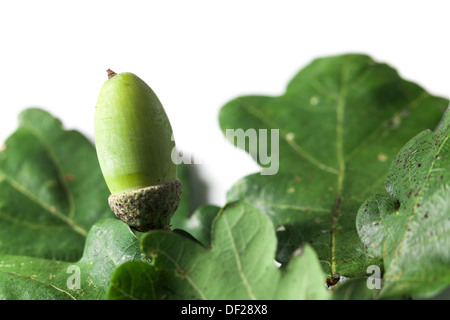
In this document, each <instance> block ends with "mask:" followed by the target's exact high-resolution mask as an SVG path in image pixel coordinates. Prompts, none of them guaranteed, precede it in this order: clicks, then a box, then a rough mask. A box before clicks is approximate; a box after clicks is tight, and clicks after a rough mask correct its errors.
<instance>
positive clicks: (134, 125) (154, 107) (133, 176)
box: [95, 69, 182, 232]
mask: <svg viewBox="0 0 450 320" xmlns="http://www.w3.org/2000/svg"><path fill="white" fill-rule="evenodd" d="M107 72H108V80H107V81H106V82H105V83H104V84H103V86H102V87H101V90H100V94H99V97H98V100H97V105H96V110H95V146H96V150H97V156H98V160H99V163H100V168H101V170H102V173H103V177H104V178H105V181H106V184H107V186H108V188H109V190H110V192H111V195H110V196H109V198H108V203H109V206H110V207H111V209H112V211H113V212H114V213H115V215H116V216H117V217H118V218H119V219H120V220H122V221H123V222H125V223H126V224H128V225H129V226H130V227H131V228H133V229H135V230H137V231H141V232H147V231H149V230H153V229H170V220H171V218H172V216H173V214H174V213H175V211H176V209H177V208H178V204H179V202H180V198H181V191H182V183H181V181H180V180H178V178H177V165H176V163H174V161H172V157H171V155H172V150H174V148H175V141H174V139H173V134H172V127H171V125H170V122H169V119H168V117H167V114H166V112H165V111H164V108H163V106H162V104H161V102H160V101H159V99H158V97H157V96H156V94H155V93H154V92H153V90H152V89H151V88H150V87H149V86H148V85H147V84H146V83H145V82H144V81H143V80H141V79H140V78H139V77H137V76H136V75H134V74H132V73H128V72H125V73H119V74H116V73H115V72H113V71H111V70H110V69H108V70H107Z"/></svg>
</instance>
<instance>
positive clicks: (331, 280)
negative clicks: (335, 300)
mask: <svg viewBox="0 0 450 320" xmlns="http://www.w3.org/2000/svg"><path fill="white" fill-rule="evenodd" d="M339 278H340V277H330V278H327V280H326V283H327V287H332V286H334V285H336V284H337V283H338V282H339Z"/></svg>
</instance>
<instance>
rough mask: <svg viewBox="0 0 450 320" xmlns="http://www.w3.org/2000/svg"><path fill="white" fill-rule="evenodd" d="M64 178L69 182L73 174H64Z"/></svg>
mask: <svg viewBox="0 0 450 320" xmlns="http://www.w3.org/2000/svg"><path fill="white" fill-rule="evenodd" d="M64 179H65V180H66V181H69V182H71V181H73V174H71V173H68V174H66V176H65V177H64Z"/></svg>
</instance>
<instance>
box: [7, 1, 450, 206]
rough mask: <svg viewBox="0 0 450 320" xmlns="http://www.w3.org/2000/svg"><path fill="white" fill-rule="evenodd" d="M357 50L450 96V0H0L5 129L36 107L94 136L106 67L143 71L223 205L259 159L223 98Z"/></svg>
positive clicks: (279, 88) (278, 90)
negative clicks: (227, 135) (232, 126)
mask: <svg viewBox="0 0 450 320" xmlns="http://www.w3.org/2000/svg"><path fill="white" fill-rule="evenodd" d="M349 52H357V53H366V54H369V55H371V56H372V57H373V58H374V59H376V60H377V61H381V62H387V63H389V64H391V65H392V66H394V67H395V68H396V69H397V70H398V71H399V72H400V74H401V75H402V76H403V77H404V78H406V79H409V80H412V81H415V82H417V83H419V84H420V85H422V86H424V87H425V88H426V89H427V90H428V91H429V92H431V93H433V94H436V95H441V96H444V97H449V96H450V81H449V75H450V1H433V0H427V1H411V0H409V1H398V0H390V1H384V0H378V1H362V0H358V1H337V0H330V1H317V0H315V1H282V0H277V1H263V0H257V1H248V0H239V1H235V0H226V1H213V0H208V1H206V0H205V1H198V0H189V1H187V0H179V1H170V0H164V1H135V0H127V1H112V0H108V1H98V0H90V1H81V0H78V1H61V0H59V1H43V0H40V1H20V0H19V1H17V0H16V1H4V0H0V141H4V140H5V139H6V138H7V137H8V136H9V135H10V134H11V133H12V132H13V131H14V130H15V129H16V127H17V114H18V113H19V112H20V111H21V110H23V109H25V108H28V107H40V108H43V109H46V110H48V111H50V112H51V113H52V114H53V115H55V116H56V117H58V118H60V119H61V120H62V121H63V123H64V124H65V127H66V128H67V129H77V130H79V131H81V132H82V133H83V134H85V135H86V136H87V137H88V138H89V139H90V140H92V141H93V140H94V134H93V132H94V128H93V119H94V107H95V104H96V100H97V95H98V93H99V90H100V87H101V85H102V84H103V82H104V81H105V80H106V69H108V68H111V69H113V70H114V71H116V72H117V73H119V72H126V71H127V72H133V73H135V74H137V75H138V76H139V77H141V78H142V79H143V80H144V81H146V82H147V83H148V84H149V85H150V86H151V87H152V88H153V90H154V91H155V92H156V93H157V95H158V96H159V98H160V100H161V101H162V103H163V105H164V107H165V109H166V112H167V114H168V116H169V118H170V121H171V124H172V127H173V129H174V133H175V138H176V142H177V145H178V148H179V149H181V150H185V151H187V152H189V153H192V154H194V155H195V156H196V157H197V159H200V160H201V161H202V162H203V163H202V164H201V165H198V166H197V167H198V168H199V170H200V177H201V179H202V180H204V181H205V182H206V183H207V184H208V186H209V190H210V191H209V202H210V203H214V204H217V205H223V204H224V203H225V193H226V191H227V190H228V189H229V188H230V187H231V185H232V184H233V183H234V182H236V181H237V180H238V179H239V178H241V177H243V176H245V175H247V174H249V173H253V172H256V171H258V167H257V166H256V165H255V164H254V163H253V161H252V160H251V159H250V158H249V157H248V156H247V155H246V154H245V153H244V152H242V151H240V150H238V149H235V148H234V147H233V146H232V145H231V144H229V143H228V142H226V141H225V139H224V137H223V135H222V133H221V131H220V129H219V124H218V112H219V110H220V108H221V107H222V106H223V105H224V104H225V103H226V102H227V101H229V100H231V99H232V98H235V97H237V96H239V95H244V94H264V95H278V94H282V92H283V91H284V88H285V86H286V84H287V82H288V81H289V80H290V79H291V78H292V76H294V75H295V74H296V73H297V72H298V71H299V70H300V69H301V68H302V67H303V66H305V65H306V64H308V63H309V62H310V61H311V60H312V59H313V58H316V57H319V56H324V55H332V54H341V53H349ZM0 144H1V142H0Z"/></svg>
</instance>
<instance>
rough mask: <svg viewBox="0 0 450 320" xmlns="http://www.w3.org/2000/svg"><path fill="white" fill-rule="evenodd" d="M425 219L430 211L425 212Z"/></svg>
mask: <svg viewBox="0 0 450 320" xmlns="http://www.w3.org/2000/svg"><path fill="white" fill-rule="evenodd" d="M423 217H424V218H425V219H426V218H428V211H427V212H425V215H424V216H423Z"/></svg>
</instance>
